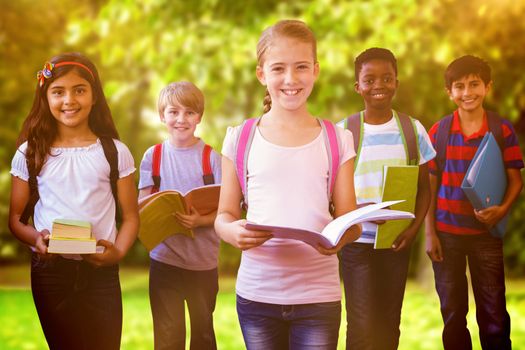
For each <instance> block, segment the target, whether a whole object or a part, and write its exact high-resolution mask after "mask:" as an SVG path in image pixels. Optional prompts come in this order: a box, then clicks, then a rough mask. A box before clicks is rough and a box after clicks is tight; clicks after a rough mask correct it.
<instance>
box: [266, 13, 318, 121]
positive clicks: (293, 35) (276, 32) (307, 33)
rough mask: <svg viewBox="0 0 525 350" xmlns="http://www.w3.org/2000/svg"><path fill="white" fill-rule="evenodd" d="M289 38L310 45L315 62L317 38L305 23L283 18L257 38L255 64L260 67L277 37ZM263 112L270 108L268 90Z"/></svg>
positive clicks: (270, 101) (270, 100) (270, 102)
mask: <svg viewBox="0 0 525 350" xmlns="http://www.w3.org/2000/svg"><path fill="white" fill-rule="evenodd" d="M282 37H285V38H290V39H295V40H298V41H300V42H303V43H307V44H311V45H312V54H313V57H314V62H315V63H317V40H316V39H315V35H314V33H313V31H312V30H311V29H310V28H309V27H308V26H307V25H306V23H304V22H302V21H299V20H294V19H285V20H282V21H279V22H277V23H275V24H274V25H273V26H271V27H268V28H266V29H265V30H264V31H263V32H262V34H261V37H260V38H259V42H258V43H257V65H258V66H259V67H261V68H262V66H263V64H264V59H265V54H266V52H267V51H268V48H269V47H270V46H271V45H272V43H273V42H274V41H275V39H277V38H282ZM263 106H264V113H266V112H268V111H269V110H270V109H271V108H272V99H271V97H270V94H269V92H268V90H266V95H265V96H264V101H263Z"/></svg>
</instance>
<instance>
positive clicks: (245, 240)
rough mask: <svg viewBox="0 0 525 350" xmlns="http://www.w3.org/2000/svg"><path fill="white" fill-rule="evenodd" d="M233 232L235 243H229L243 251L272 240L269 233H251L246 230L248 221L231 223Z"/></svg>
mask: <svg viewBox="0 0 525 350" xmlns="http://www.w3.org/2000/svg"><path fill="white" fill-rule="evenodd" d="M229 225H231V227H232V228H231V229H232V231H233V241H230V242H229V243H230V244H231V245H233V246H234V247H237V248H239V249H241V250H248V249H251V248H255V247H258V246H260V245H261V244H263V243H264V242H266V241H267V240H269V239H270V238H272V237H273V236H272V234H271V232H269V231H250V230H247V229H245V228H244V226H245V225H246V220H244V219H243V220H237V221H234V222H232V223H230V224H229Z"/></svg>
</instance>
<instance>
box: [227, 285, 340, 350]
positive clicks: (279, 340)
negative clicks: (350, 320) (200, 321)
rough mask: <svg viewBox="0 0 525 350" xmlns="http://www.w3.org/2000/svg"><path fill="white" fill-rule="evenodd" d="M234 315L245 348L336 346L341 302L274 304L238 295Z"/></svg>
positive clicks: (274, 349) (271, 349)
mask: <svg viewBox="0 0 525 350" xmlns="http://www.w3.org/2000/svg"><path fill="white" fill-rule="evenodd" d="M237 314H238V315H239V323H240V325H241V330H242V335H243V337H244V342H245V344H246V348H247V349H248V350H286V349H290V350H295V349H301V350H303V349H304V350H308V349H323V350H328V349H336V348H337V339H338V337H339V325H340V324H341V302H340V301H335V302H327V303H316V304H298V305H277V304H267V303H259V302H256V301H251V300H247V299H244V298H242V297H241V296H239V295H237Z"/></svg>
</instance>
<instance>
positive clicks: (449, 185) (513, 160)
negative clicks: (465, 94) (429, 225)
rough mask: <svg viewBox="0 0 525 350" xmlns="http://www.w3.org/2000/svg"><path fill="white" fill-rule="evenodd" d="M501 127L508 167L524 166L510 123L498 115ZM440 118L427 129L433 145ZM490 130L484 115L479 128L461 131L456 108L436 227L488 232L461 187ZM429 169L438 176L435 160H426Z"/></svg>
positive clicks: (463, 233)
mask: <svg viewBox="0 0 525 350" xmlns="http://www.w3.org/2000/svg"><path fill="white" fill-rule="evenodd" d="M501 121H502V123H501V129H502V135H503V138H504V149H503V161H504V163H505V167H506V168H507V169H509V168H511V169H521V168H523V167H524V164H523V157H522V155H521V150H520V147H519V145H518V138H517V136H516V133H515V132H514V128H513V127H512V124H511V123H510V122H509V121H508V120H506V119H501ZM438 125H439V122H437V123H436V124H434V125H433V126H432V128H431V129H430V131H429V133H428V134H429V136H430V140H431V142H432V145H433V146H434V148H436V147H437V145H436V133H437V130H438ZM488 131H489V129H488V123H487V116H486V114H485V117H484V119H483V125H482V126H481V128H480V130H478V131H477V132H475V133H473V134H472V135H469V136H466V135H465V134H463V132H462V131H461V126H460V121H459V113H458V111H457V110H456V111H455V112H454V117H453V119H452V125H451V127H450V133H449V138H448V142H447V150H446V157H445V164H444V167H443V172H442V174H441V184H439V188H438V192H437V203H436V213H435V217H436V230H438V231H442V232H447V233H453V234H461V235H469V234H479V233H483V232H487V228H486V227H485V226H484V225H483V224H482V223H481V222H479V221H478V220H477V219H476V217H475V216H474V208H473V207H472V205H471V204H470V201H469V200H468V198H467V197H466V196H465V194H464V193H463V190H462V189H461V182H462V181H463V177H464V176H465V173H466V171H467V169H468V167H469V165H470V162H471V161H472V158H473V157H474V154H475V153H476V151H477V149H478V147H479V144H480V143H481V140H482V139H483V136H485V134H486V133H487V132H488ZM429 170H430V173H431V174H433V175H436V176H438V175H439V171H438V169H437V166H436V162H435V160H434V159H433V160H431V161H430V162H429Z"/></svg>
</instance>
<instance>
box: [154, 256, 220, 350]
mask: <svg viewBox="0 0 525 350" xmlns="http://www.w3.org/2000/svg"><path fill="white" fill-rule="evenodd" d="M218 291H219V276H218V272H217V269H213V270H207V271H193V270H185V269H181V268H179V267H176V266H172V265H168V264H164V263H161V262H159V261H156V260H153V259H151V265H150V274H149V296H150V304H151V313H152V315H153V335H154V343H155V349H156V350H158V349H181V350H184V349H185V342H186V324H185V312H184V301H186V303H187V304H188V311H189V315H190V327H191V342H190V349H192V350H197V349H203V350H213V349H216V348H217V344H216V341H215V332H214V330H213V311H214V310H215V301H216V297H217V292H218Z"/></svg>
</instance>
